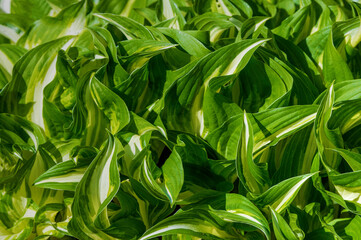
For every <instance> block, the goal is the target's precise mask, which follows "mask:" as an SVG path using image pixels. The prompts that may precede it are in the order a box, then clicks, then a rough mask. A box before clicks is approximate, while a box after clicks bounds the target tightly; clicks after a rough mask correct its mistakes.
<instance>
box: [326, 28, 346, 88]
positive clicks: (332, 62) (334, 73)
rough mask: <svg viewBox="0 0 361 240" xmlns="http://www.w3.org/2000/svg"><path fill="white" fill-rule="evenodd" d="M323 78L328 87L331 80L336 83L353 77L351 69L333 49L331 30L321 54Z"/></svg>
mask: <svg viewBox="0 0 361 240" xmlns="http://www.w3.org/2000/svg"><path fill="white" fill-rule="evenodd" d="M323 69H324V74H325V76H324V80H325V85H326V87H329V86H330V85H331V84H332V82H333V81H335V83H338V82H340V81H344V80H350V79H353V76H352V73H351V70H350V69H349V67H348V66H347V63H346V62H345V61H344V60H343V58H342V57H341V55H340V54H339V53H338V52H337V50H336V49H335V47H334V45H333V42H332V32H331V33H330V35H329V37H328V40H327V43H326V46H325V51H324V55H323Z"/></svg>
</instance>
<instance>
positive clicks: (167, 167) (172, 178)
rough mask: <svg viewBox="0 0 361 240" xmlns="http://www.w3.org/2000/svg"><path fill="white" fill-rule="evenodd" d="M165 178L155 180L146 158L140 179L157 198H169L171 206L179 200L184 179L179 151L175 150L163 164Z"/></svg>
mask: <svg viewBox="0 0 361 240" xmlns="http://www.w3.org/2000/svg"><path fill="white" fill-rule="evenodd" d="M161 169H162V173H163V180H161V183H160V184H159V183H158V181H159V180H155V179H154V178H153V176H152V172H151V170H150V166H149V165H148V163H147V158H144V161H143V164H142V170H141V171H140V179H141V181H142V183H143V185H144V186H145V187H146V188H147V189H148V190H149V191H150V192H151V193H152V194H153V195H154V196H155V197H157V198H159V199H168V200H169V202H170V204H171V206H173V205H174V204H175V202H176V200H177V197H178V194H179V192H180V191H181V189H182V186H183V181H184V173H183V165H182V161H181V158H180V156H179V154H178V153H177V151H176V150H175V151H173V152H172V153H171V155H170V156H169V158H168V159H167V160H166V161H165V163H164V164H163V166H162V168H161Z"/></svg>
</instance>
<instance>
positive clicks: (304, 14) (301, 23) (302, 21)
mask: <svg viewBox="0 0 361 240" xmlns="http://www.w3.org/2000/svg"><path fill="white" fill-rule="evenodd" d="M312 10H313V9H312V5H308V6H305V7H303V8H301V9H299V10H298V11H297V12H296V13H295V14H293V15H291V16H289V17H288V18H286V19H285V20H284V21H283V22H282V24H281V25H280V26H279V27H277V28H275V29H273V33H275V34H277V35H280V36H281V37H284V38H286V39H288V40H291V41H292V42H294V43H295V44H298V43H299V42H300V41H302V40H303V39H305V38H306V37H307V36H308V35H309V34H310V33H311V30H312V27H313V21H314V19H313V17H312Z"/></svg>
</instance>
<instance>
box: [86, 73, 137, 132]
mask: <svg viewBox="0 0 361 240" xmlns="http://www.w3.org/2000/svg"><path fill="white" fill-rule="evenodd" d="M89 85H90V92H91V94H92V97H93V99H94V101H95V103H96V104H97V106H98V107H99V108H100V110H102V111H103V112H104V114H105V115H106V116H107V118H108V119H109V120H110V129H111V133H112V134H116V133H117V132H119V131H120V130H121V129H122V128H124V127H125V126H126V125H127V124H128V123H129V119H130V117H129V111H128V108H127V105H126V104H125V103H124V101H123V100H122V99H121V98H120V97H119V96H118V95H117V94H115V93H114V92H113V91H111V90H110V89H109V88H107V87H106V86H104V85H103V84H102V83H101V82H100V81H99V80H98V79H97V78H96V77H92V78H91V80H90V82H89Z"/></svg>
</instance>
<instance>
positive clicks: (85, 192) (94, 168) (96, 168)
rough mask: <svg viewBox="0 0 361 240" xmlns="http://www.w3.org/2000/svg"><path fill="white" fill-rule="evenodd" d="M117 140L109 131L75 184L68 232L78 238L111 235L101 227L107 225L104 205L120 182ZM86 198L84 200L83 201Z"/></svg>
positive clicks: (108, 201)
mask: <svg viewBox="0 0 361 240" xmlns="http://www.w3.org/2000/svg"><path fill="white" fill-rule="evenodd" d="M119 150H120V143H119V142H117V141H116V139H114V137H113V136H112V135H110V134H109V138H108V141H107V143H106V145H105V146H104V148H103V150H102V151H101V152H99V154H98V155H97V156H96V158H95V159H94V160H93V161H92V163H91V164H90V166H89V167H88V168H87V170H86V171H85V173H84V176H83V178H82V179H81V181H80V182H79V184H78V185H77V187H76V190H75V195H74V202H73V205H72V213H73V218H72V219H71V220H70V222H69V225H68V230H69V232H70V233H71V234H72V235H74V236H76V237H78V238H81V239H113V238H112V237H111V236H109V235H108V234H106V233H104V232H103V231H102V229H104V228H107V227H109V226H110V222H109V219H108V213H107V210H106V207H107V205H108V204H109V203H110V201H111V200H112V199H113V197H114V196H115V195H116V193H117V191H118V189H119V186H120V176H119V173H118V167H117V153H118V151H119ZM84 200H85V201H84Z"/></svg>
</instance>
